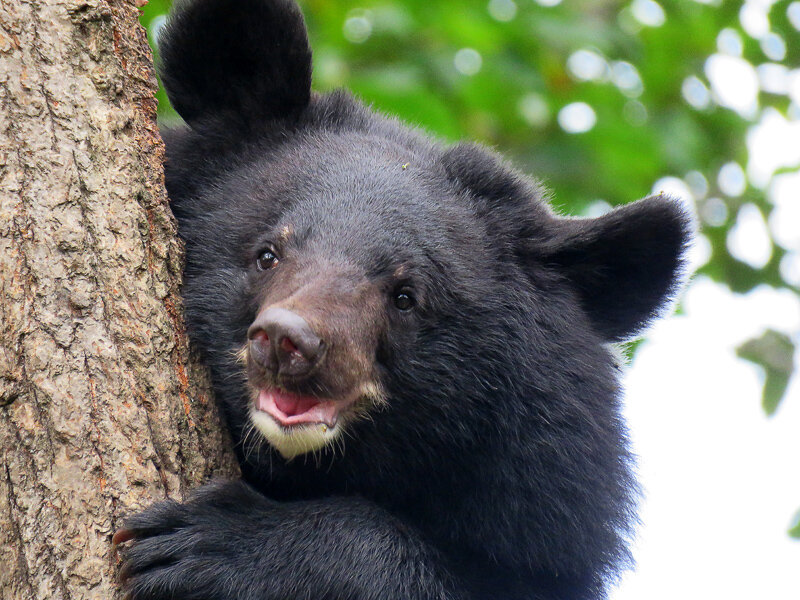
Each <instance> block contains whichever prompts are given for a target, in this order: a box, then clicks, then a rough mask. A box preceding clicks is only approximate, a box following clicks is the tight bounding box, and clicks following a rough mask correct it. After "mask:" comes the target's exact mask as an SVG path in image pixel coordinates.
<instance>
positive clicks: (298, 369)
mask: <svg viewBox="0 0 800 600" xmlns="http://www.w3.org/2000/svg"><path fill="white" fill-rule="evenodd" d="M247 339H248V340H249V343H250V352H251V355H252V357H253V360H254V361H255V362H257V363H258V364H260V365H261V366H262V367H264V368H265V369H267V370H269V371H270V372H271V373H272V374H273V375H283V376H292V377H301V376H304V375H307V374H308V373H309V372H310V371H311V370H312V369H313V368H314V367H315V366H316V365H317V364H318V363H319V362H320V361H321V360H322V357H323V355H324V354H325V342H324V341H323V340H322V339H321V338H320V337H319V336H318V335H317V334H316V332H315V331H314V330H313V329H312V328H311V326H310V325H309V324H308V322H307V321H306V320H305V319H304V318H303V317H301V316H300V315H298V314H297V313H294V312H292V311H290V310H287V309H285V308H279V307H274V306H273V307H269V308H267V309H266V310H263V311H262V312H261V313H259V315H258V316H257V317H256V319H255V321H254V322H253V324H252V325H251V326H250V328H249V329H248V331H247Z"/></svg>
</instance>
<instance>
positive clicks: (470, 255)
mask: <svg viewBox="0 0 800 600" xmlns="http://www.w3.org/2000/svg"><path fill="white" fill-rule="evenodd" d="M160 48H161V53H162V57H163V61H162V68H161V73H162V77H163V79H164V83H165V85H166V88H167V91H168V93H169V96H170V99H171V100H172V103H173V105H174V106H175V108H176V109H177V110H178V112H179V113H180V114H181V115H182V116H183V118H184V119H185V121H186V122H187V124H188V127H186V128H182V129H176V130H173V131H171V132H169V131H168V132H166V133H165V139H166V141H167V149H168V161H167V184H168V188H169V192H170V197H171V201H172V203H173V208H174V211H175V213H176V215H177V217H178V219H179V222H180V231H181V235H182V236H183V238H184V239H185V240H186V244H187V266H186V283H185V296H186V302H187V314H188V320H189V325H190V329H191V333H192V336H193V340H194V342H195V343H196V345H197V346H198V347H199V348H200V349H201V350H202V351H203V353H204V354H205V356H206V359H207V361H208V362H209V364H210V366H211V368H212V374H213V377H214V382H215V389H216V393H217V395H218V397H219V399H220V400H221V402H222V404H223V406H224V408H225V411H226V415H227V417H228V421H229V424H230V426H231V429H232V432H233V435H234V438H235V440H236V441H237V444H238V450H239V453H240V458H241V460H242V462H243V469H244V472H245V475H246V476H247V477H248V478H250V479H251V480H252V481H254V482H256V483H257V484H258V485H261V486H262V487H265V488H271V487H272V486H274V489H273V490H272V491H273V493H275V494H281V493H283V494H286V495H287V496H288V495H292V494H293V493H294V494H295V495H297V496H302V495H303V494H304V493H306V494H312V493H318V492H319V491H329V492H352V493H359V494H363V495H365V496H367V497H370V498H373V499H376V500H378V501H380V502H382V503H384V504H386V505H390V506H396V507H398V509H399V510H405V511H407V512H408V513H409V514H410V515H411V516H412V517H413V518H414V519H415V520H416V521H417V522H419V523H426V527H427V528H428V530H430V531H433V532H436V533H435V534H434V536H437V535H438V536H440V537H441V538H442V539H445V541H446V542H448V543H461V542H462V541H463V540H464V539H465V538H467V537H470V539H472V538H474V539H477V540H487V539H490V538H491V540H493V541H486V542H482V544H485V546H484V547H481V548H475V549H474V550H475V551H476V552H478V551H480V552H487V553H489V554H490V555H492V556H495V557H501V558H505V557H511V558H510V560H520V561H522V562H523V563H524V564H527V565H534V566H536V568H551V569H558V570H559V572H562V573H564V572H566V573H569V572H570V570H571V569H575V570H576V572H578V570H579V569H583V566H582V565H584V564H586V563H592V565H594V566H593V567H592V568H595V569H600V570H602V569H603V568H609V569H610V568H611V567H610V565H612V564H614V563H615V561H618V560H619V559H620V557H621V556H622V555H623V554H624V544H623V542H622V541H621V537H622V536H624V532H625V531H626V530H627V527H628V525H629V523H630V519H631V508H630V507H631V500H630V498H631V495H632V489H633V488H634V487H635V486H634V484H633V482H632V478H631V476H630V472H629V458H628V452H627V444H626V439H625V432H624V427H623V426H622V425H621V422H620V416H619V398H618V396H619V391H618V385H617V371H618V369H617V365H616V361H615V358H614V353H613V352H612V351H611V349H610V348H609V343H611V342H617V341H620V340H625V339H627V338H630V337H631V336H633V335H635V334H636V333H637V332H639V331H640V330H641V329H642V327H643V326H645V325H646V324H647V323H648V322H649V321H650V320H651V319H652V318H653V317H654V316H656V315H657V314H659V312H660V311H662V310H663V308H664V306H665V304H667V303H668V302H669V300H670V298H671V297H672V296H673V295H674V293H675V291H676V288H677V286H678V284H679V281H680V279H681V271H682V256H683V252H684V249H685V246H686V244H687V242H688V239H689V237H690V230H691V221H690V219H689V217H688V216H687V214H686V212H685V211H684V209H683V208H682V206H681V204H680V203H679V202H677V201H675V200H673V199H671V198H669V197H666V196H656V197H651V198H647V199H644V200H641V201H639V202H635V203H632V204H629V205H627V206H624V207H621V208H618V209H615V210H613V211H611V212H609V213H608V214H606V215H604V216H601V217H599V218H591V219H589V218H571V217H562V216H559V215H557V214H555V213H554V212H553V211H552V210H551V209H550V208H549V206H548V205H547V204H546V202H545V201H544V195H545V194H544V193H543V191H542V189H541V188H540V187H539V186H538V184H536V183H535V182H533V181H532V180H530V179H529V178H527V177H525V176H524V175H522V174H520V173H519V172H517V171H515V170H514V169H513V168H512V167H511V166H509V165H508V164H507V163H506V162H504V161H503V160H501V159H500V158H499V157H498V156H497V155H495V154H494V153H492V152H490V151H488V150H486V149H484V148H481V147H479V146H476V145H470V144H457V145H453V146H450V147H446V146H444V145H442V144H440V143H438V142H436V141H433V140H431V139H430V138H428V137H426V136H425V135H424V134H423V133H420V132H418V131H414V130H411V129H408V128H406V127H404V126H403V125H401V124H400V123H398V122H397V121H395V120H392V119H389V118H386V117H384V116H381V115H378V114H376V113H374V112H372V111H370V110H368V109H367V108H365V107H364V106H363V105H361V104H360V103H359V102H358V101H356V100H355V99H353V98H352V97H350V96H349V95H347V94H346V93H343V92H336V93H333V94H329V95H317V94H314V93H312V92H311V52H310V50H309V47H308V41H307V38H306V32H305V26H304V23H303V19H302V16H301V15H300V13H299V10H298V9H297V7H296V5H295V4H294V2H292V1H290V0H272V1H267V0H236V2H224V1H222V0H194V1H193V2H191V3H190V4H187V5H186V6H185V7H183V8H179V9H178V10H177V12H176V13H175V14H174V15H173V17H172V19H171V21H170V23H169V24H168V26H167V28H166V31H165V32H164V33H163V34H162V38H161V46H160ZM264 439H266V441H267V442H268V443H269V446H270V447H265V446H263V444H261V441H263V440H264ZM275 452H277V454H275ZM276 482H278V483H279V484H280V485H278V483H276ZM475 482H479V485H476V484H475ZM286 490H292V492H287V491H286ZM442 502H450V503H452V507H451V508H452V510H450V511H449V512H448V515H450V516H448V517H447V518H445V519H442V517H441V510H439V509H438V507H440V506H441V503H442ZM487 505H492V506H497V507H499V508H498V514H497V515H495V514H491V515H489V514H486V510H485V507H486V506H487ZM543 524H544V525H543ZM484 530H485V531H486V532H489V533H488V534H487V535H483V536H481V535H480V533H481V532H482V531H484ZM537 547H547V556H541V555H540V554H539V553H537ZM595 563H597V564H595ZM597 565H600V567H597ZM604 565H605V567H604ZM581 572H582V571H581Z"/></svg>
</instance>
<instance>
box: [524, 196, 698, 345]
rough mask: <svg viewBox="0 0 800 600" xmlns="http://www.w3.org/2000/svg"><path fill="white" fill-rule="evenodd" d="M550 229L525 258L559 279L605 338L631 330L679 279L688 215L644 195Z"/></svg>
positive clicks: (671, 202)
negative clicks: (548, 268) (550, 269)
mask: <svg viewBox="0 0 800 600" xmlns="http://www.w3.org/2000/svg"><path fill="white" fill-rule="evenodd" d="M552 226H553V227H552V229H551V236H552V237H551V236H547V237H548V238H549V239H546V240H545V241H544V243H542V240H539V241H537V242H535V243H533V244H532V245H533V247H532V248H530V249H529V255H533V256H534V257H536V260H537V262H541V263H543V264H546V265H549V266H552V267H555V268H556V269H557V270H558V271H559V272H561V273H562V274H563V275H565V276H566V278H567V279H568V280H569V281H570V282H571V283H572V285H573V287H574V289H575V290H576V291H577V292H578V295H579V297H580V299H581V303H582V305H583V307H584V310H586V311H587V313H588V314H589V317H590V318H591V320H592V322H593V324H594V325H595V327H596V328H597V330H598V331H599V333H600V334H601V335H602V336H603V337H604V339H606V340H607V341H622V340H624V339H627V338H630V337H632V336H633V335H635V334H636V333H638V332H639V331H640V330H641V329H642V328H643V327H644V326H645V325H647V323H648V322H649V321H650V320H651V319H652V318H654V317H655V316H657V315H658V313H659V312H660V311H661V310H662V309H663V307H664V306H665V305H666V304H668V303H669V301H670V300H671V299H672V298H673V297H674V295H675V294H676V293H677V291H678V290H679V288H680V285H681V283H682V282H683V279H684V269H685V251H686V249H687V247H688V245H689V243H690V241H691V238H692V235H693V231H694V220H693V218H692V217H691V216H690V215H689V214H688V212H687V211H686V209H685V208H684V206H683V205H682V204H681V203H680V202H679V201H678V200H675V199H673V198H670V197H668V196H665V195H658V196H652V197H649V198H645V199H644V200H639V201H638V202H633V203H631V204H627V205H625V206H621V207H619V208H616V209H614V210H612V211H611V212H609V213H607V214H605V215H603V216H601V217H597V218H557V219H556V220H555V222H553V223H552Z"/></svg>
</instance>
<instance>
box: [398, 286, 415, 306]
mask: <svg viewBox="0 0 800 600" xmlns="http://www.w3.org/2000/svg"><path fill="white" fill-rule="evenodd" d="M416 303H417V301H416V300H414V296H413V295H412V293H411V291H410V290H408V289H402V290H398V291H396V292H395V294H394V305H395V306H396V307H397V309H398V310H411V309H412V308H414V305H416Z"/></svg>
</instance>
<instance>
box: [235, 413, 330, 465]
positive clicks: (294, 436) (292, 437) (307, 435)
mask: <svg viewBox="0 0 800 600" xmlns="http://www.w3.org/2000/svg"><path fill="white" fill-rule="evenodd" d="M250 420H251V421H252V422H253V425H255V428H256V429H257V430H258V431H259V432H260V433H261V435H263V436H264V438H265V439H266V440H267V442H269V444H270V446H272V447H273V448H275V450H277V451H278V452H279V453H280V455H281V456H283V457H284V458H285V459H286V460H290V459H292V458H294V457H295V456H299V455H301V454H306V453H308V452H314V451H315V450H319V449H320V448H324V447H325V446H327V445H328V444H330V443H331V442H333V441H334V440H335V439H336V438H337V437H339V434H340V433H341V430H342V428H341V426H340V424H339V422H337V423H335V424H334V425H333V426H330V425H327V424H326V423H303V424H298V425H291V426H288V427H287V426H283V425H280V424H279V423H278V422H277V421H276V420H275V418H274V417H273V416H272V415H270V414H268V413H266V412H263V411H260V410H258V409H257V408H256V407H255V406H254V407H253V408H252V409H251V411H250Z"/></svg>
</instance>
